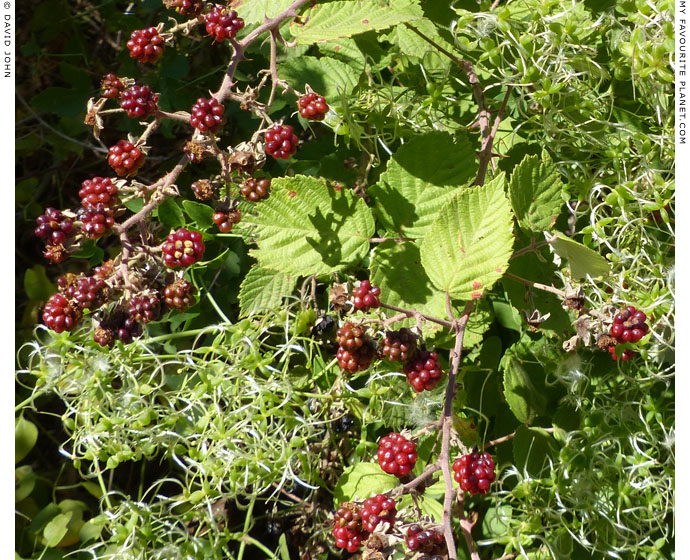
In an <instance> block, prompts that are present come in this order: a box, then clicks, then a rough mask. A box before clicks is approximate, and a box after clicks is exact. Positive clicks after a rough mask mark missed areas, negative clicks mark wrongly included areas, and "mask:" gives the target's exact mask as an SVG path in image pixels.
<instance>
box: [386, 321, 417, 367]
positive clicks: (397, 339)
mask: <svg viewBox="0 0 690 560" xmlns="http://www.w3.org/2000/svg"><path fill="white" fill-rule="evenodd" d="M416 347H417V337H416V336H415V335H414V334H412V331H410V329H406V328H402V329H400V330H399V331H388V332H386V335H385V337H384V338H383V342H382V343H381V354H382V355H383V357H384V358H387V359H388V361H389V362H398V361H400V362H404V361H406V360H408V359H409V358H410V357H412V355H413V354H414V351H415V349H416Z"/></svg>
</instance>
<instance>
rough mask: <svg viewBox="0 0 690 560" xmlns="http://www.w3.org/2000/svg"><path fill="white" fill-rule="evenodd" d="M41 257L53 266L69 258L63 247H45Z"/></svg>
mask: <svg viewBox="0 0 690 560" xmlns="http://www.w3.org/2000/svg"><path fill="white" fill-rule="evenodd" d="M43 256H44V257H45V258H46V259H48V260H49V261H50V262H51V263H53V264H58V263H61V262H63V261H64V260H65V259H67V257H69V251H68V250H67V249H65V247H64V245H62V244H60V245H46V248H45V250H44V251H43Z"/></svg>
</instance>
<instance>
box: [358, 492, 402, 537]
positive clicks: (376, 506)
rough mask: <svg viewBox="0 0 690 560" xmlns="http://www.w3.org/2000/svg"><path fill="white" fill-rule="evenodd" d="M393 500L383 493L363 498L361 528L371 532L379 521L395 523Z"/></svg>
mask: <svg viewBox="0 0 690 560" xmlns="http://www.w3.org/2000/svg"><path fill="white" fill-rule="evenodd" d="M396 513H397V512H396V510H395V500H394V499H393V498H389V497H388V496H386V495H385V494H378V495H377V496H374V497H373V498H369V499H368V500H364V507H363V508H362V528H363V529H364V530H365V531H368V532H369V533H373V532H374V531H375V530H376V527H377V525H378V524H379V523H390V524H391V525H393V523H395V515H396Z"/></svg>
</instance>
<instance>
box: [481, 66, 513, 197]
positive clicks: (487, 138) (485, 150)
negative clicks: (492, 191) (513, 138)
mask: <svg viewBox="0 0 690 560" xmlns="http://www.w3.org/2000/svg"><path fill="white" fill-rule="evenodd" d="M473 70H474V69H473ZM512 91H513V90H512V88H511V86H508V90H507V91H506V94H505V97H504V98H503V103H501V108H500V109H499V110H498V113H497V114H496V117H495V118H494V124H493V126H492V127H491V131H489V133H488V134H486V135H485V134H484V129H482V149H481V150H480V152H479V169H478V171H477V178H476V180H475V181H474V184H475V185H483V184H484V179H485V178H486V170H487V168H488V167H489V163H490V162H491V157H492V155H493V154H492V152H491V148H492V146H493V143H494V138H495V137H496V133H497V132H498V126H499V125H500V124H501V119H502V118H503V113H504V112H505V110H506V105H507V104H508V98H509V97H510V93H511V92H512ZM480 118H481V114H480ZM487 119H488V113H487ZM480 124H481V121H480ZM487 125H488V120H487Z"/></svg>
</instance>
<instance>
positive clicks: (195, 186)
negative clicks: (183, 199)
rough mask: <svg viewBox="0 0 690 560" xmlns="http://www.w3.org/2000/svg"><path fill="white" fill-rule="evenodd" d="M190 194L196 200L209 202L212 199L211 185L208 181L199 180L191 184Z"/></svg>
mask: <svg viewBox="0 0 690 560" xmlns="http://www.w3.org/2000/svg"><path fill="white" fill-rule="evenodd" d="M192 192H193V193H194V196H195V197H196V199H197V200H210V199H212V198H213V185H212V184H211V181H209V180H208V179H199V180H198V181H194V182H193V183H192Z"/></svg>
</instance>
